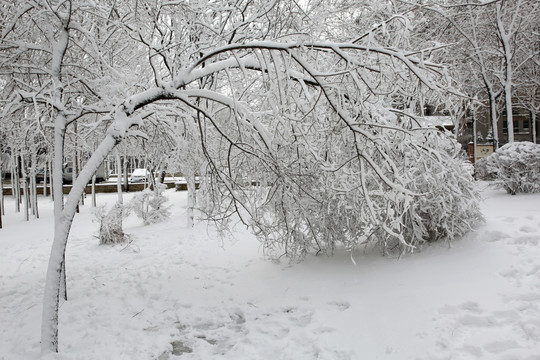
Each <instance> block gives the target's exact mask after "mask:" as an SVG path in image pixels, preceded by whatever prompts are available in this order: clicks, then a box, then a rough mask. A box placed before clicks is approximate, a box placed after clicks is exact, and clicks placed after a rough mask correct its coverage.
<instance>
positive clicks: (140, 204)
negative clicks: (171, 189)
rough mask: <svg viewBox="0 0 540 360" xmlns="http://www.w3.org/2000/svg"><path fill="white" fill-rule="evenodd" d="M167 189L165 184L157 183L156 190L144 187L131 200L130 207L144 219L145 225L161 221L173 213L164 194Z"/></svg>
mask: <svg viewBox="0 0 540 360" xmlns="http://www.w3.org/2000/svg"><path fill="white" fill-rule="evenodd" d="M165 189H166V186H165V185H164V184H161V183H156V184H155V185H154V190H151V189H149V188H147V189H144V190H143V191H142V192H141V193H139V194H137V195H135V196H134V197H133V199H132V200H131V202H130V204H129V207H130V209H132V210H133V211H134V212H135V214H136V215H137V216H138V217H139V218H140V219H142V220H143V222H144V224H145V225H149V224H155V223H158V222H161V221H163V220H166V219H168V218H169V216H170V215H171V213H170V211H169V207H168V206H165V202H166V201H167V197H166V196H165V195H164V194H163V193H164V191H165Z"/></svg>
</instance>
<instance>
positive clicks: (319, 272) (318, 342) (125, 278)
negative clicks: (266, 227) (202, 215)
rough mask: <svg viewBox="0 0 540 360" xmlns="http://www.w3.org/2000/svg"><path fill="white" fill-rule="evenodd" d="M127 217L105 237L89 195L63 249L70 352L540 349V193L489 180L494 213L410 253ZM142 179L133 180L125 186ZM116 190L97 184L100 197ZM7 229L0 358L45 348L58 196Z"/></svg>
mask: <svg viewBox="0 0 540 360" xmlns="http://www.w3.org/2000/svg"><path fill="white" fill-rule="evenodd" d="M166 194H167V196H169V199H170V201H169V203H170V204H172V205H173V207H172V214H173V215H172V217H171V219H170V220H169V221H167V222H165V223H161V224H156V225H152V226H146V227H145V226H142V221H141V220H139V219H137V218H135V217H130V218H128V219H127V220H126V222H125V228H124V230H125V231H126V232H127V233H129V234H130V235H131V239H132V243H131V244H130V245H128V246H115V247H108V246H98V245H97V239H96V238H95V237H94V236H95V234H96V233H97V226H98V224H97V223H95V222H93V218H94V217H93V215H92V208H91V207H90V205H89V204H87V205H85V206H83V207H82V208H81V213H80V214H78V215H77V216H76V218H75V222H74V225H73V228H72V232H71V234H72V235H71V237H70V241H69V244H68V249H67V274H68V297H69V301H67V302H64V303H63V304H62V305H61V309H60V351H61V353H60V355H58V356H55V358H58V359H126V360H127V359H129V360H132V359H159V360H167V359H171V360H172V359H185V360H189V359H201V360H206V359H235V360H236V359H239V360H244V359H245V360H247V359H249V360H256V359H295V360H304V359H325V360H339V359H343V360H344V359H367V360H371V359H395V360H398V359H399V360H401V359H425V360H427V359H459V360H461V359H520V360H521V359H523V360H538V359H540V244H539V241H540V194H537V195H517V196H509V195H507V194H506V193H505V192H504V191H498V190H490V189H487V190H484V191H483V194H484V197H485V201H484V202H483V205H482V207H483V211H484V214H485V216H486V223H485V224H483V225H482V226H481V227H479V228H478V229H477V230H476V231H475V232H474V233H471V234H469V235H468V236H467V237H466V238H464V239H461V240H459V241H456V242H454V243H453V246H452V247H451V248H449V247H448V246H447V245H445V244H434V245H431V246H429V247H427V248H425V249H424V250H423V251H422V252H419V253H415V254H411V255H407V256H404V257H402V258H401V259H395V258H388V257H381V256H380V254H378V253H374V252H362V251H358V252H356V253H354V254H350V253H346V252H337V253H336V254H335V255H334V256H333V257H327V256H319V257H308V258H307V259H306V260H305V261H304V262H302V263H299V264H296V263H295V264H289V263H288V262H287V260H283V261H282V262H280V263H277V262H273V261H270V260H268V259H266V258H265V257H264V256H263V254H262V253H261V249H260V245H259V243H258V242H257V241H256V240H255V239H254V238H253V236H252V235H250V234H249V232H248V231H246V230H245V229H244V228H242V227H241V226H237V227H236V229H234V232H233V234H234V236H233V237H229V238H225V239H220V238H219V237H218V236H216V234H215V232H214V231H213V230H211V229H209V228H208V227H207V226H206V224H204V223H198V224H197V225H196V227H195V228H194V229H187V228H186V226H185V224H186V219H185V217H186V216H185V212H186V208H185V207H186V203H187V193H186V192H175V191H174V190H173V189H172V190H168V191H167V193H166ZM132 195H133V194H127V195H126V198H127V199H129V197H130V196H132ZM115 199H116V195H115V194H98V204H104V203H111V202H113V201H114V200H115ZM40 206H41V208H40V214H41V218H40V219H38V220H31V221H29V222H25V221H23V217H22V215H21V214H14V211H13V209H14V204H13V201H12V199H11V198H7V199H6V211H7V213H8V214H7V216H6V217H4V219H3V220H4V229H1V230H0V249H1V251H0V359H3V360H4V359H5V360H12V359H36V358H39V355H38V354H39V332H40V321H41V301H42V293H43V282H44V276H45V269H46V264H47V258H48V254H49V251H50V246H51V239H52V222H53V220H52V203H51V202H50V201H48V200H43V201H41V202H40ZM351 255H352V257H353V258H354V263H356V265H355V264H354V263H353V261H352V260H351Z"/></svg>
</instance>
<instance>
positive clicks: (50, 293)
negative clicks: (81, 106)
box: [41, 119, 115, 354]
mask: <svg viewBox="0 0 540 360" xmlns="http://www.w3.org/2000/svg"><path fill="white" fill-rule="evenodd" d="M62 121H63V119H62ZM64 129H65V127H64ZM55 130H56V131H55V154H54V156H55V161H54V177H55V181H54V183H55V184H54V195H55V200H54V205H55V227H54V240H53V245H52V249H51V255H50V257H49V265H48V267H47V275H46V278H45V291H44V297H43V315H42V323H41V351H42V354H46V353H49V352H58V307H59V300H60V296H64V295H65V293H64V294H62V291H61V289H62V286H63V285H62V283H63V281H65V274H66V272H65V251H66V245H67V240H68V235H69V230H70V228H71V224H72V223H73V218H74V216H75V210H76V207H77V204H78V203H79V199H80V197H81V195H82V193H83V191H84V188H85V186H86V184H87V183H88V181H90V179H91V178H92V176H93V175H94V173H95V172H96V171H97V169H98V168H99V166H100V165H101V163H102V162H103V160H104V159H105V157H106V156H107V154H108V153H109V152H110V151H111V150H112V149H113V147H114V146H115V140H114V138H113V137H112V136H111V135H107V137H106V138H105V139H104V140H103V142H102V143H101V144H100V146H99V147H98V149H97V150H96V151H95V152H94V154H93V155H92V157H91V158H90V160H89V161H88V163H87V164H86V166H85V167H84V169H83V170H82V171H81V173H80V175H79V177H78V178H77V180H76V181H75V183H74V184H73V186H72V188H71V191H70V192H69V195H68V196H67V201H66V204H65V207H64V206H63V201H62V182H61V181H59V180H58V179H61V176H62V160H63V159H62V157H63V134H64V132H63V131H62V129H59V128H56V129H55Z"/></svg>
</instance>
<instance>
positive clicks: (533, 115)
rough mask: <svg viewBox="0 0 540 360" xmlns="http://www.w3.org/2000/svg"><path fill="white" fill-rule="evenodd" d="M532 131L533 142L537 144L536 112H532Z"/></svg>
mask: <svg viewBox="0 0 540 360" xmlns="http://www.w3.org/2000/svg"><path fill="white" fill-rule="evenodd" d="M531 122H532V124H531V131H532V142H533V144H536V112H535V111H534V110H533V111H531Z"/></svg>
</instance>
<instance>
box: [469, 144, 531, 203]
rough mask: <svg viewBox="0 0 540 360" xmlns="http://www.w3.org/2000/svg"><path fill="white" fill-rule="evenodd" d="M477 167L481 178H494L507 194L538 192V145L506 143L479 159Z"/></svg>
mask: <svg viewBox="0 0 540 360" xmlns="http://www.w3.org/2000/svg"><path fill="white" fill-rule="evenodd" d="M477 168H478V173H479V176H480V177H481V178H482V179H495V181H496V183H498V184H500V185H501V186H502V187H503V188H504V189H505V190H506V191H507V192H508V193H509V194H512V195H515V194H517V193H519V192H523V193H533V192H540V145H537V144H533V143H531V142H528V141H523V142H514V143H509V144H506V145H504V146H502V147H501V148H500V149H498V150H497V151H496V152H494V153H493V154H491V155H490V156H488V157H487V158H485V159H483V160H481V161H479V162H478V165H477Z"/></svg>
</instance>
